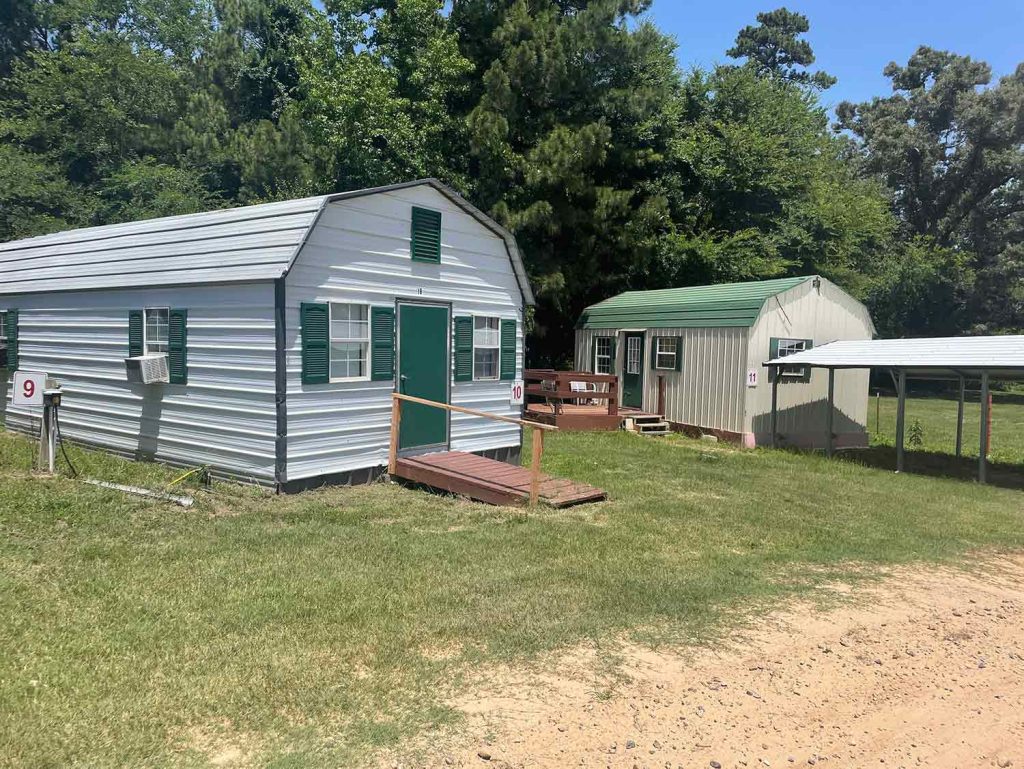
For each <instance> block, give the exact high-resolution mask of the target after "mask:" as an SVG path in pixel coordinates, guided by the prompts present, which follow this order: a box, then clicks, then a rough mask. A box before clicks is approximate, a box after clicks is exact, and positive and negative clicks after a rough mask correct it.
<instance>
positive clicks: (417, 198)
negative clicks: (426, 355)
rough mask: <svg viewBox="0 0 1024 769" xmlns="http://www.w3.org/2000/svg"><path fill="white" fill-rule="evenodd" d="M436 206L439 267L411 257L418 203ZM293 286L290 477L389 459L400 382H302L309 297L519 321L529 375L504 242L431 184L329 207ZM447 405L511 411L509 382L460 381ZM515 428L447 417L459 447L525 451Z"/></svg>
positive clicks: (289, 297) (289, 318) (520, 324)
mask: <svg viewBox="0 0 1024 769" xmlns="http://www.w3.org/2000/svg"><path fill="white" fill-rule="evenodd" d="M414 205H417V206H423V207H426V208H432V209H434V210H440V211H441V212H442V216H443V220H442V227H441V264H439V265H437V264H426V263H423V262H413V261H412V259H411V258H410V254H409V238H410V227H411V211H412V206H414ZM286 286H287V323H286V325H287V334H288V350H287V368H288V480H291V481H294V480H298V479H302V478H310V477H315V476H318V475H324V474H330V473H341V472H347V471H350V470H358V469H364V468H368V467H376V466H380V465H383V464H386V463H387V452H388V441H389V438H390V424H391V397H390V396H391V392H392V391H393V389H394V383H393V382H369V381H359V382H338V383H331V384H322V385H304V384H302V349H301V338H300V336H299V329H300V323H299V307H300V304H301V303H302V302H315V301H319V302H331V301H334V302H354V303H360V304H370V305H382V306H389V307H391V306H394V303H395V300H396V299H399V298H404V299H415V300H423V301H430V300H433V301H438V302H444V303H451V305H452V315H453V316H458V315H489V316H498V317H501V318H508V319H511V318H514V319H516V321H517V326H518V331H519V334H518V339H517V378H519V377H521V376H522V360H523V336H522V332H523V312H522V302H523V300H522V295H521V292H520V289H519V286H518V284H517V283H516V278H515V274H514V272H513V269H512V265H511V263H510V261H509V255H508V252H507V250H506V248H505V244H504V241H502V240H501V239H500V238H499V237H497V236H496V235H495V234H493V233H492V232H491V231H490V230H488V229H487V228H486V227H484V226H483V225H482V224H480V223H479V222H478V221H477V220H476V219H474V218H473V217H471V216H469V215H468V214H467V213H465V212H464V211H462V210H461V209H460V208H458V207H457V206H455V205H454V204H453V203H452V202H451V201H450V200H449V199H448V198H447V197H445V196H444V195H442V194H440V193H439V192H437V191H436V190H435V189H433V188H431V187H428V186H419V187H409V188H405V189H401V190H393V191H390V192H382V193H377V194H374V195H368V196H365V197H359V198H352V199H349V200H342V201H338V202H334V203H330V204H328V206H327V207H326V209H325V210H324V213H323V215H322V216H321V218H320V219H319V221H318V222H317V225H316V226H315V227H314V228H313V231H312V233H311V234H310V236H309V240H308V242H307V243H306V245H305V246H304V247H303V248H302V251H301V252H300V254H299V256H298V259H297V260H296V263H295V266H294V268H293V269H292V270H291V272H290V273H289V274H288V277H287V279H286ZM451 388H452V389H451V400H452V403H453V404H455V405H459V406H466V407H469V408H474V409H481V410H484V411H488V412H491V413H495V414H500V415H505V416H518V415H519V409H518V407H512V406H510V405H509V382H507V381H504V382H502V381H496V382H453V383H452V384H451ZM519 442H520V434H519V428H517V427H515V426H514V425H508V424H503V423H501V422H495V421H493V420H486V419H482V418H479V417H471V416H466V415H461V414H452V418H451V446H452V449H456V450H462V451H482V450H485V449H497V448H506V447H512V446H518V445H519Z"/></svg>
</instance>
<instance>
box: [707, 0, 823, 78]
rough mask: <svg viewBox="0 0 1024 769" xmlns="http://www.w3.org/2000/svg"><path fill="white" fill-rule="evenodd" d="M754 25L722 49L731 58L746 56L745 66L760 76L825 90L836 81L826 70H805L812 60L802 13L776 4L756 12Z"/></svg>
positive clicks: (806, 26)
mask: <svg viewBox="0 0 1024 769" xmlns="http://www.w3.org/2000/svg"><path fill="white" fill-rule="evenodd" d="M757 22H758V23H757V25H756V26H753V25H751V26H749V27H744V28H743V29H741V30H740V32H739V34H738V35H736V44H735V45H734V46H733V47H732V48H730V49H729V50H728V51H726V55H727V56H731V57H732V58H734V59H746V60H747V66H749V67H750V68H751V69H753V70H754V72H756V73H757V74H758V75H759V76H760V77H770V78H776V79H779V80H784V81H786V82H789V83H796V84H797V85H801V86H807V87H810V88H814V89H817V90H826V89H828V88H831V87H832V86H834V85H835V84H836V79H835V78H834V77H832V76H831V75H829V74H828V73H827V72H822V71H820V70H819V71H817V72H809V71H808V70H807V67H809V66H811V65H812V64H813V63H814V51H813V50H812V49H811V44H810V43H808V42H807V41H806V40H804V39H802V37H801V36H802V35H805V34H807V32H808V31H809V30H810V28H811V24H810V22H809V21H808V20H807V17H806V16H804V15H803V14H802V13H796V12H794V11H790V10H787V9H786V8H777V9H776V10H774V11H765V12H763V13H759V14H757Z"/></svg>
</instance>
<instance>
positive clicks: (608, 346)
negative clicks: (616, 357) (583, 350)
mask: <svg viewBox="0 0 1024 769" xmlns="http://www.w3.org/2000/svg"><path fill="white" fill-rule="evenodd" d="M594 373H595V374H610V373H612V338H611V337H610V336H599V337H597V341H596V342H594Z"/></svg>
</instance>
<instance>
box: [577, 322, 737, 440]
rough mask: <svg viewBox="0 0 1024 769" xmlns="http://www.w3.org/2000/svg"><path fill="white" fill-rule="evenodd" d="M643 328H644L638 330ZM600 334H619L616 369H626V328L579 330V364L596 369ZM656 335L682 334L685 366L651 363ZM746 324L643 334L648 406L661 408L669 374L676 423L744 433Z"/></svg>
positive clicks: (668, 397)
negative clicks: (660, 393) (595, 349)
mask: <svg viewBox="0 0 1024 769" xmlns="http://www.w3.org/2000/svg"><path fill="white" fill-rule="evenodd" d="M637 330H640V329H637ZM595 336H616V337H617V339H618V341H617V343H616V356H617V358H618V360H617V361H616V369H615V370H616V371H617V372H619V373H621V372H622V365H623V348H624V342H623V338H622V337H623V333H622V332H616V331H603V330H602V331H589V330H578V331H577V332H576V367H577V368H578V369H581V370H584V371H593V368H594V364H593V360H591V355H592V350H593V338H594V337H595ZM657 336H678V337H681V338H682V344H683V370H682V371H680V372H676V371H657V370H654V369H653V368H652V367H651V344H652V339H653V338H654V337H657ZM746 352H747V329H746V328H678V329H671V328H665V329H662V328H659V329H654V330H648V331H647V332H646V333H645V335H644V354H643V360H642V363H643V367H644V403H643V408H644V410H646V411H651V412H654V411H656V410H657V408H658V377H659V376H662V377H664V378H665V414H664V416H665V417H666V418H667V419H669V420H670V421H672V422H679V423H682V424H687V425H697V426H698V427H703V428H707V429H714V430H727V431H730V432H740V431H741V430H742V429H743V387H742V385H743V382H744V368H743V367H744V362H745V360H746Z"/></svg>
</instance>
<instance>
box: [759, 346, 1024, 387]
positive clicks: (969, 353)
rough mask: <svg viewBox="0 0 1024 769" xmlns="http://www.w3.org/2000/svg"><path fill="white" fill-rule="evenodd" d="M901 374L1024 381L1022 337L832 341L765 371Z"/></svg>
mask: <svg viewBox="0 0 1024 769" xmlns="http://www.w3.org/2000/svg"><path fill="white" fill-rule="evenodd" d="M782 364H785V365H804V366H812V367H815V368H837V369H838V368H890V369H902V370H903V371H905V372H906V373H907V376H910V377H916V378H936V379H940V378H941V379H946V378H948V379H956V378H958V377H960V376H967V377H972V378H973V377H979V376H981V374H982V373H986V372H987V373H988V374H989V376H990V377H991V378H992V379H1024V336H959V337H932V338H929V339H865V340H857V341H840V342H829V343H828V344H823V345H821V346H820V347H813V348H811V349H810V350H804V351H803V352H798V353H794V354H793V355H787V356H786V357H784V358H775V359H774V360H769V361H766V362H765V365H766V366H774V365H782Z"/></svg>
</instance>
